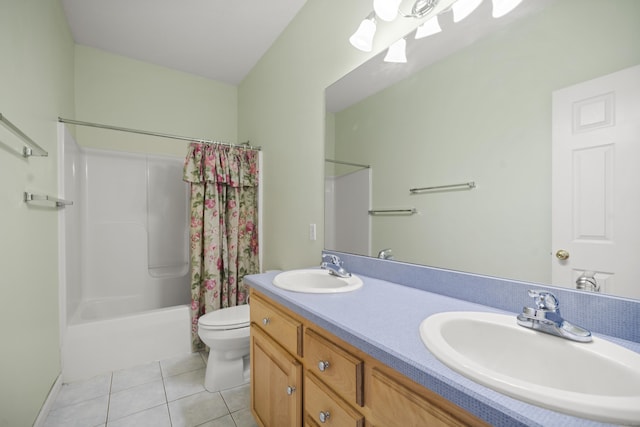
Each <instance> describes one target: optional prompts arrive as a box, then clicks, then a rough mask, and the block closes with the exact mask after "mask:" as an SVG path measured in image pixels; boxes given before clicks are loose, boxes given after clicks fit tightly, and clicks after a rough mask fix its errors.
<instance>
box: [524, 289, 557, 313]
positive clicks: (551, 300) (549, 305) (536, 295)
mask: <svg viewBox="0 0 640 427" xmlns="http://www.w3.org/2000/svg"><path fill="white" fill-rule="evenodd" d="M529 296H530V297H531V298H533V300H534V301H535V303H536V307H538V310H549V311H556V310H557V309H558V306H560V302H559V301H558V298H556V296H555V295H553V294H552V293H551V292H547V291H538V290H535V289H530V290H529Z"/></svg>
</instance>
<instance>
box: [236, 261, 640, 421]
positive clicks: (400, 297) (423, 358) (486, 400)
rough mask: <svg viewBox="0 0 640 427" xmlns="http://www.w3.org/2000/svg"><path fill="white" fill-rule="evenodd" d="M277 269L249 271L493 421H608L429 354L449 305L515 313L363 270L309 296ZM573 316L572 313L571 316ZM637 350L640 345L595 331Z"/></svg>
mask: <svg viewBox="0 0 640 427" xmlns="http://www.w3.org/2000/svg"><path fill="white" fill-rule="evenodd" d="M278 273H279V272H277V271H272V272H267V273H264V274H255V275H249V276H245V278H244V280H245V281H246V282H247V283H248V284H249V285H250V286H251V287H253V288H255V289H256V290H258V291H260V292H261V293H263V294H265V295H266V296H268V297H270V298H272V299H273V300H275V301H277V302H278V303H280V304H282V305H284V306H285V307H287V308H289V309H291V310H292V311H294V312H296V313H298V314H299V315H301V316H303V317H305V318H307V319H309V320H310V321H312V322H314V323H316V324H317V325H319V326H321V327H323V328H325V329H326V330H327V331H329V332H331V333H333V334H334V335H336V336H338V337H339V338H341V339H343V340H345V341H347V342H349V343H350V344H351V345H353V346H355V347H357V348H358V349H360V350H362V351H364V352H365V353H367V354H369V355H370V356H372V357H374V358H376V359H378V360H380V361H381V362H383V363H385V364H387V365H388V366H391V367H392V368H394V369H396V370H397V371H399V372H400V373H402V374H404V375H406V376H407V377H409V378H411V379H412V380H414V381H416V382H417V383H419V384H422V385H423V386H425V387H427V388H429V389H431V390H433V391H435V392H437V393H439V394H440V395H442V396H443V397H445V398H447V399H448V400H450V401H452V402H454V403H456V404H457V405H458V406H460V407H462V408H464V409H465V410H467V411H468V412H470V413H472V414H474V415H476V416H478V417H479V418H481V419H483V420H485V421H487V422H489V423H490V424H492V425H495V426H509V427H512V426H517V425H521V426H576V427H577V426H580V427H584V426H605V425H610V424H603V423H599V422H595V421H590V420H586V419H583V418H577V417H573V416H569V415H565V414H562V413H559V412H555V411H551V410H547V409H544V408H541V407H538V406H535V405H530V404H528V403H525V402H522V401H520V400H517V399H513V398H511V397H508V396H506V395H504V394H501V393H498V392H496V391H493V390H491V389H489V388H487V387H485V386H482V385H480V384H477V383H475V382H473V381H471V380H469V379H467V378H466V377H464V376H462V375H460V374H458V373H456V372H455V371H453V370H451V369H450V368H448V367H447V366H445V365H444V364H443V363H442V362H440V361H439V360H438V359H436V357H435V356H434V355H433V354H431V352H430V351H429V350H427V348H426V347H425V346H424V344H423V343H422V340H421V339H420V333H419V325H420V323H421V322H422V321H423V320H424V319H425V318H427V317H429V316H430V315H432V314H435V313H439V312H445V311H484V312H492V313H504V314H512V315H513V316H514V317H515V316H516V315H517V313H508V312H505V311H501V310H497V309H495V308H492V307H488V306H484V305H480V304H475V303H472V302H468V301H463V300H458V299H455V298H451V297H447V296H443V295H440V294H436V293H432V292H426V291H423V290H419V289H415V288H412V287H408V286H403V285H399V284H396V283H392V282H388V281H384V280H380V279H376V278H371V277H367V276H364V275H362V274H358V276H359V277H361V278H362V279H363V281H364V286H363V287H362V288H360V289H358V290H356V291H353V292H346V293H336V294H306V293H298V292H291V291H286V290H283V289H280V288H277V287H276V286H274V285H273V284H272V281H273V278H274V277H275V276H276V275H277V274H278ZM569 320H571V319H569ZM594 335H596V336H600V337H601V338H605V339H608V340H610V341H612V342H615V343H616V344H619V345H622V346H624V347H626V348H629V349H631V350H633V351H636V352H639V353H640V344H639V343H635V342H630V341H625V340H621V339H619V338H613V337H608V336H604V335H602V334H594Z"/></svg>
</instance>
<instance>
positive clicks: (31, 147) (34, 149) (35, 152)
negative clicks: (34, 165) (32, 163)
mask: <svg viewBox="0 0 640 427" xmlns="http://www.w3.org/2000/svg"><path fill="white" fill-rule="evenodd" d="M0 123H2V124H3V125H4V127H5V128H7V129H9V130H10V131H11V132H12V133H13V134H14V135H16V136H17V137H18V138H20V139H21V140H22V141H23V143H24V144H25V146H24V147H23V148H22V155H23V156H24V157H30V156H42V157H46V156H48V155H49V153H47V152H46V151H45V150H44V149H43V148H42V147H40V146H39V145H38V144H36V143H35V142H34V141H33V139H31V138H29V137H28V136H27V135H25V133H24V132H22V131H21V130H20V129H18V127H17V126H16V125H14V124H13V123H11V122H10V121H9V120H8V119H7V118H6V117H5V116H3V115H2V113H0Z"/></svg>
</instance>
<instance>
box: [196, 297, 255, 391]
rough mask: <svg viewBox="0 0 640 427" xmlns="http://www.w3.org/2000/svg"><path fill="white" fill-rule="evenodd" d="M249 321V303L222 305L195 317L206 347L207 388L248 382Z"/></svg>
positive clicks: (226, 386) (218, 388) (223, 387)
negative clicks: (207, 350) (224, 306)
mask: <svg viewBox="0 0 640 427" xmlns="http://www.w3.org/2000/svg"><path fill="white" fill-rule="evenodd" d="M249 323H250V321H249V305H248V304H244V305H237V306H234V307H229V308H222V309H220V310H216V311H212V312H210V313H207V314H205V315H204V316H201V317H200V318H199V319H198V336H199V337H200V339H201V340H202V342H204V343H205V344H206V345H207V346H209V359H208V361H207V371H206V374H205V379H204V387H205V388H206V389H207V391H210V392H216V391H220V390H224V389H228V388H232V387H237V386H239V385H242V384H246V383H247V382H249Z"/></svg>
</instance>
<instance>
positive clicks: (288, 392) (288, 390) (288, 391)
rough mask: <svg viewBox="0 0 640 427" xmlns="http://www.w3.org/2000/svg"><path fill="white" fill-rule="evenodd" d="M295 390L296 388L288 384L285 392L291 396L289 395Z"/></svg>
mask: <svg viewBox="0 0 640 427" xmlns="http://www.w3.org/2000/svg"><path fill="white" fill-rule="evenodd" d="M295 391H296V388H295V387H293V386H289V387H287V394H288V395H289V396H291V395H292V394H293V392H295Z"/></svg>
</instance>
